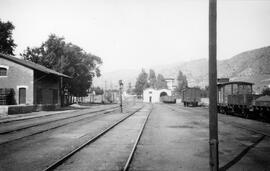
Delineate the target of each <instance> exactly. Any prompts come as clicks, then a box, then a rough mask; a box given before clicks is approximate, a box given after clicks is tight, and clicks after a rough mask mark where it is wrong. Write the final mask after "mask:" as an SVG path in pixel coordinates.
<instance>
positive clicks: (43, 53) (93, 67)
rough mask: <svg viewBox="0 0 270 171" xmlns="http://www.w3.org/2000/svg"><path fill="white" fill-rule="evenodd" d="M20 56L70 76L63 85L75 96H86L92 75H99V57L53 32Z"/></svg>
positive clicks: (100, 61) (100, 62)
mask: <svg viewBox="0 0 270 171" xmlns="http://www.w3.org/2000/svg"><path fill="white" fill-rule="evenodd" d="M21 56H23V57H24V59H25V60H29V61H32V62H35V63H38V64H40V65H43V66H45V67H47V68H50V69H53V70H55V71H58V72H61V73H63V74H66V75H69V76H71V77H72V79H65V80H64V83H63V85H64V87H65V88H66V89H68V90H69V92H70V93H71V95H73V96H76V97H83V96H86V95H87V90H88V89H89V88H90V86H91V85H92V79H93V77H94V76H97V77H99V76H100V70H99V66H100V65H101V64H102V60H101V58H100V57H98V56H95V55H92V54H90V53H86V52H85V51H84V50H83V49H82V48H80V47H79V46H77V45H74V44H72V43H66V42H65V40H64V38H62V37H57V36H56V35H54V34H51V35H49V38H48V40H46V41H45V42H44V43H42V44H41V46H40V47H35V48H29V47H27V49H26V50H25V51H24V52H23V54H21Z"/></svg>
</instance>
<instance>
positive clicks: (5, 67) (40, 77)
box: [0, 53, 70, 105]
mask: <svg viewBox="0 0 270 171" xmlns="http://www.w3.org/2000/svg"><path fill="white" fill-rule="evenodd" d="M61 77H62V78H63V77H64V78H70V77H69V76H67V75H64V74H61V73H59V72H56V71H54V70H51V69H48V68H46V67H44V66H41V65H38V64H36V63H33V62H30V61H26V60H23V59H19V58H15V57H12V56H9V55H4V54H1V53H0V83H1V84H0V92H2V93H0V96H1V97H0V99H1V100H0V105H8V104H7V99H6V98H7V96H8V94H6V93H5V92H9V91H6V90H7V89H9V90H12V91H13V92H14V93H15V96H14V97H15V98H14V100H15V103H16V104H19V105H20V104H27V105H38V104H41V105H43V104H46V105H50V104H53V105H60V104H61V98H60V95H61V94H60V90H61V89H60V80H61Z"/></svg>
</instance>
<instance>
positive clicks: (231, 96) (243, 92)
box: [217, 81, 254, 114]
mask: <svg viewBox="0 0 270 171" xmlns="http://www.w3.org/2000/svg"><path fill="white" fill-rule="evenodd" d="M252 85H253V84H252V83H249V82H243V81H233V82H226V83H221V84H218V85H217V86H218V111H219V112H220V113H229V112H231V113H240V114H246V113H247V110H248V109H249V108H250V107H251V106H252V102H253V100H254V96H253V94H252Z"/></svg>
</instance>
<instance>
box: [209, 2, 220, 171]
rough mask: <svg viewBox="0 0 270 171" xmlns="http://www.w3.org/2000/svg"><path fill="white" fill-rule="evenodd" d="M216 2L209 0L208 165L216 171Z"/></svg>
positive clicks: (212, 170)
mask: <svg viewBox="0 0 270 171" xmlns="http://www.w3.org/2000/svg"><path fill="white" fill-rule="evenodd" d="M217 121H218V120H217V0H209V145H210V155H209V160H210V161H209V164H210V170H211V171H218V169H219V159H218V122H217Z"/></svg>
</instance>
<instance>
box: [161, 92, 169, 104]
mask: <svg viewBox="0 0 270 171" xmlns="http://www.w3.org/2000/svg"><path fill="white" fill-rule="evenodd" d="M165 96H168V94H167V93H166V92H165V91H163V92H161V93H160V95H159V101H160V102H163V97H165Z"/></svg>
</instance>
